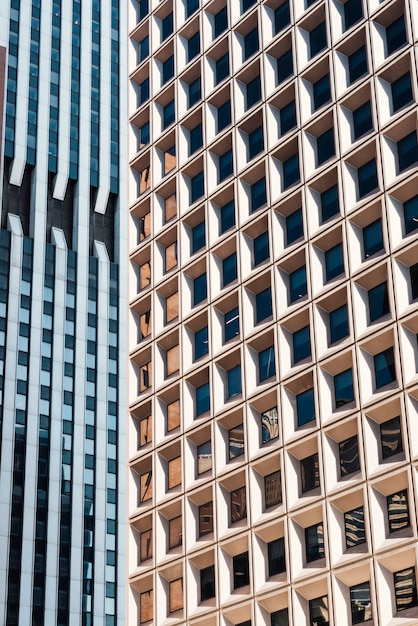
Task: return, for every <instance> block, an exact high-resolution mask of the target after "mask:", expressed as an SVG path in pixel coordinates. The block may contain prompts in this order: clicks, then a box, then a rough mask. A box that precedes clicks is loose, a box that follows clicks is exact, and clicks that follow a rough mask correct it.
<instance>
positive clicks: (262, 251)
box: [253, 231, 270, 267]
mask: <svg viewBox="0 0 418 626" xmlns="http://www.w3.org/2000/svg"><path fill="white" fill-rule="evenodd" d="M253 251H254V267H257V265H260V263H263V261H265V260H266V259H268V258H269V256H270V250H269V234H268V231H266V232H264V233H261V235H259V236H258V237H255V238H254V239H253Z"/></svg>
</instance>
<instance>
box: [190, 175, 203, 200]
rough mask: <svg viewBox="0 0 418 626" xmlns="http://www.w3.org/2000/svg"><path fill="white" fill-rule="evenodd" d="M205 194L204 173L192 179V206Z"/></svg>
mask: <svg viewBox="0 0 418 626" xmlns="http://www.w3.org/2000/svg"><path fill="white" fill-rule="evenodd" d="M204 193H205V176H204V173H203V171H202V172H199V173H198V174H196V175H195V176H193V177H192V178H191V179H190V204H193V203H194V202H196V201H197V200H199V198H201V197H202V196H203V195H204Z"/></svg>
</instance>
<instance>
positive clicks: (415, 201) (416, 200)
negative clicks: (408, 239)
mask: <svg viewBox="0 0 418 626" xmlns="http://www.w3.org/2000/svg"><path fill="white" fill-rule="evenodd" d="M403 213H404V218H405V232H406V234H409V233H412V232H413V231H414V230H416V229H417V228H418V195H416V196H414V197H413V198H410V200H407V201H406V202H404V203H403Z"/></svg>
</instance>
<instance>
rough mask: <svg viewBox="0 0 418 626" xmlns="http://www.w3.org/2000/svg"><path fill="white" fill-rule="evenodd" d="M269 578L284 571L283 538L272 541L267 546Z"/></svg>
mask: <svg viewBox="0 0 418 626" xmlns="http://www.w3.org/2000/svg"><path fill="white" fill-rule="evenodd" d="M267 556H268V565H269V577H271V576H275V575H276V574H281V573H282V572H285V571H286V560H285V555H284V538H283V537H280V538H279V539H274V540H273V541H270V542H269V543H268V544H267Z"/></svg>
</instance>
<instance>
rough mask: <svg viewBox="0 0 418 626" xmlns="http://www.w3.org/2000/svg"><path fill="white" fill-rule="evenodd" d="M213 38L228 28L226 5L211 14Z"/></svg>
mask: <svg viewBox="0 0 418 626" xmlns="http://www.w3.org/2000/svg"><path fill="white" fill-rule="evenodd" d="M213 21H214V26H215V39H216V37H219V35H220V34H221V33H223V32H224V31H225V30H226V29H227V28H228V13H227V8H226V6H225V7H224V8H223V9H221V10H220V11H219V12H218V13H216V15H214V16H213Z"/></svg>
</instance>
